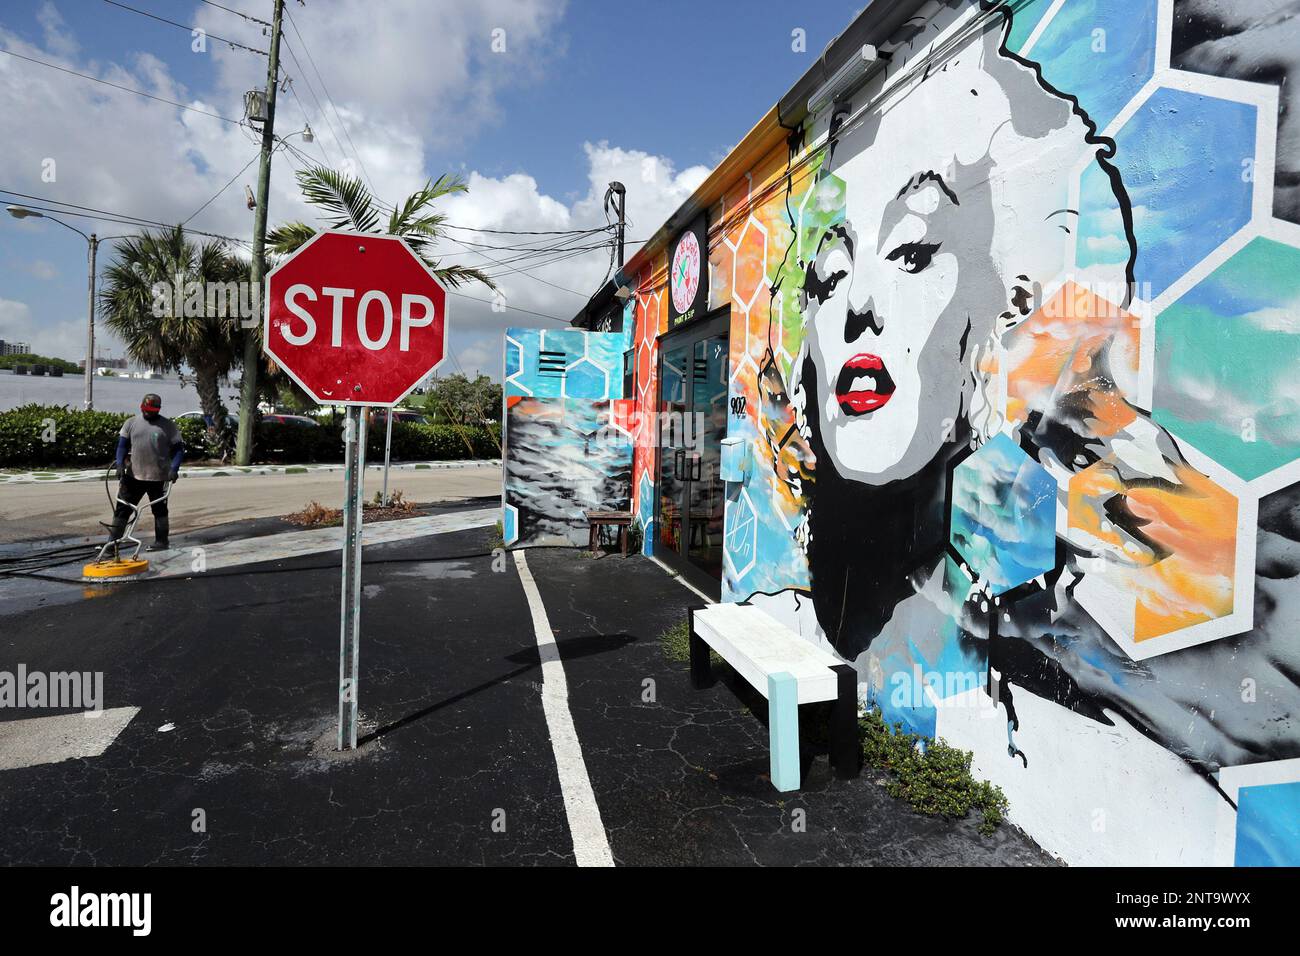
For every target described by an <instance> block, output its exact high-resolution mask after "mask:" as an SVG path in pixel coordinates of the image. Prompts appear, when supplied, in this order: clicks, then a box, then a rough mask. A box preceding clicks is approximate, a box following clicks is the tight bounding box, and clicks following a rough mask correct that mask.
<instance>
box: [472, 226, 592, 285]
mask: <svg viewBox="0 0 1300 956" xmlns="http://www.w3.org/2000/svg"><path fill="white" fill-rule="evenodd" d="M447 238H448V239H450V240H451V241H452V242H454V243H456V244H457V245H459V246H465V248H467V249H468V248H469V246H466V245H465V243H463V242H461V241H460V240H459V239H457V238H456V237H455V236H447ZM470 251H471V252H478V250H474V249H471V250H470ZM478 254H479V255H481V256H482V257H483V258H484V259H488V260H490V261H491V262H495V263H496V264H497V265H507V263H504V262H501V261H500V260H499V259H495V258H493V257H492V256H490V255H488V254H487V253H486V252H479V253H478ZM514 272H517V273H518V274H519V275H521V276H527V277H528V278H529V279H532V280H533V281H534V282H540V283H541V284H542V285H548V286H550V287H551V288H552V289H559V290H560V291H561V292H567V293H569V294H570V295H576V296H581V297H582V298H583V299H584V300H585V299H590V298H591V296H590V295H588V294H587V293H585V292H578V291H576V290H574V289H566V288H565V287H564V286H562V285H556V284H555V283H554V282H551V281H549V280H547V279H543V278H542V277H541V276H535V275H533V274H532V273H531V272H524V271H523V270H522V269H518V270H511V273H514ZM503 274H505V273H503Z"/></svg>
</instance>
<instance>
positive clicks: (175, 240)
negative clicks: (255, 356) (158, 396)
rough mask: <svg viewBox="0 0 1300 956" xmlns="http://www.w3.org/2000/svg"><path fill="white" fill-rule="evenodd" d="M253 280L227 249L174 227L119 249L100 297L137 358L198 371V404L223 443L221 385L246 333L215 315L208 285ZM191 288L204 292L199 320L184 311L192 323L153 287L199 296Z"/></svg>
mask: <svg viewBox="0 0 1300 956" xmlns="http://www.w3.org/2000/svg"><path fill="white" fill-rule="evenodd" d="M247 279H248V265H247V263H245V262H243V261H241V260H240V259H239V258H238V257H236V256H234V255H232V254H231V253H230V252H229V250H228V249H227V247H226V244H225V243H224V242H222V241H221V240H212V241H209V242H205V243H203V244H202V245H198V244H196V243H194V242H191V241H190V240H189V239H187V238H186V236H185V230H184V229H182V228H181V227H180V226H176V227H174V228H171V229H162V230H158V231H156V232H154V231H147V232H144V233H141V234H140V235H138V236H131V237H129V238H126V239H124V240H122V241H121V242H119V243H118V244H117V247H116V250H115V253H114V259H113V262H112V264H111V265H109V267H108V268H107V269H106V270H105V272H104V285H103V288H102V290H101V292H100V295H99V307H100V312H101V314H102V315H103V317H104V322H105V324H106V325H107V326H108V328H109V329H110V330H111V331H112V332H113V333H114V334H115V335H116V336H117V337H118V338H119V339H121V340H122V342H123V343H124V344H125V345H126V350H127V353H128V354H129V355H130V356H131V357H132V358H133V359H135V360H136V361H137V362H139V363H140V364H142V365H146V366H148V367H149V368H153V369H157V370H159V371H176V372H180V371H181V370H182V369H183V368H184V367H187V366H188V367H189V368H190V369H191V370H192V372H193V374H194V384H195V388H196V390H197V391H198V394H199V404H200V406H201V407H202V408H203V413H204V415H206V416H207V417H208V420H209V421H210V422H211V423H212V432H213V433H215V435H216V436H217V438H218V440H219V441H222V442H224V441H226V440H227V436H226V408H225V406H224V405H222V404H221V395H220V392H219V390H218V385H219V383H220V380H221V379H222V378H223V377H225V376H227V375H229V374H230V372H231V371H232V370H233V369H234V368H235V367H236V366H237V365H238V364H239V360H240V356H241V355H242V354H243V331H242V329H241V328H240V324H239V320H238V316H228V317H227V316H222V315H219V314H209V311H208V309H207V302H208V298H207V295H206V289H207V286H208V284H209V283H223V284H224V283H234V282H241V281H245V282H246V281H247ZM191 283H198V284H199V286H200V287H201V288H202V289H203V290H204V292H203V302H204V307H203V308H202V309H200V310H198V311H199V313H200V314H199V315H194V314H193V311H194V310H193V309H190V308H183V309H181V310H180V311H181V312H182V313H186V312H188V313H190V314H189V315H188V316H187V315H185V314H179V315H178V314H174V313H175V312H176V311H177V310H176V309H175V308H174V307H173V306H174V303H175V299H174V298H172V297H171V296H170V294H169V297H168V299H167V302H166V305H165V306H163V304H162V303H161V302H160V300H159V297H158V296H156V295H155V287H158V288H160V289H161V288H162V287H164V286H165V288H166V289H167V290H172V289H179V290H180V293H179V295H180V296H181V298H182V300H184V298H185V293H186V291H192V290H193V286H192V285H190V284H191ZM160 284H161V285H160ZM160 306H162V307H160Z"/></svg>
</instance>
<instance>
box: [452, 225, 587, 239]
mask: <svg viewBox="0 0 1300 956" xmlns="http://www.w3.org/2000/svg"><path fill="white" fill-rule="evenodd" d="M443 225H444V226H446V227H447V228H448V229H462V230H465V231H468V232H490V233H496V234H500V235H509V236H578V235H586V234H589V233H593V232H605V231H606V230H608V229H610V228H612V227H611V226H596V227H594V228H592V229H486V228H483V227H481V226H458V225H456V224H454V223H450V222H445V223H443Z"/></svg>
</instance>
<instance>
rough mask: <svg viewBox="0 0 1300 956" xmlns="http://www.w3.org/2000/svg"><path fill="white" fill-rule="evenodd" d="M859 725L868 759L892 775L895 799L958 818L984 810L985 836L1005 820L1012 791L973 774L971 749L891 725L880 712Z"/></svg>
mask: <svg viewBox="0 0 1300 956" xmlns="http://www.w3.org/2000/svg"><path fill="white" fill-rule="evenodd" d="M858 726H859V727H860V728H861V730H862V762H863V763H864V764H865V765H866V766H868V767H875V768H876V769H877V770H884V771H886V772H887V773H888V774H889V777H890V779H889V782H888V783H887V784H886V785H885V791H886V792H887V793H888V794H889V795H890V796H891V797H896V798H898V799H900V800H906V801H907V803H908V804H909V805H910V806H911V807H912V809H913V810H915V811H916V812H917V813H924V814H928V815H930V816H944V817H948V818H950V819H954V820H957V819H962V818H964V817H965V816H966V815H967V814H968V813H970V812H971V811H972V810H979V811H980V812H981V813H982V814H983V815H984V818H983V820H982V821H981V822H980V825H979V831H980V833H983V834H985V835H988V834H990V833H992V832H993V831H994V830H996V829H997V828H998V825H999V824H1000V823H1002V821H1003V819H1005V817H1006V812H1007V798H1006V795H1005V794H1004V793H1003V792H1002V788H1001V787H998V786H995V785H994V784H991V783H989V782H988V781H987V780H976V779H975V778H974V777H972V776H971V772H970V762H971V752H970V751H969V750H958V749H957V748H956V747H950V746H948V745H947V744H946V743H944V742H943V741H942V740H937V741H936V740H934V739H932V738H930V737H922V736H921V735H919V734H912V733H907V732H906V731H904V730H903V725H902V724H901V723H899V724H895V725H894V726H893V727H890V726H889V725H888V724H886V723H885V719H884V717H882V716H881V713H880V711H878V710H868V711H867V712H866V713H865V714H863V715H862V717H861V718H860V719H859V720H858Z"/></svg>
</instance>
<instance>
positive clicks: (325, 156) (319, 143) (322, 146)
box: [285, 44, 334, 166]
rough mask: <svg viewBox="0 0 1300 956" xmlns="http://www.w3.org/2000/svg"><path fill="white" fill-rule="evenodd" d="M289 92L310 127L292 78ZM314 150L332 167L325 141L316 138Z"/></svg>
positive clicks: (305, 108)
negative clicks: (317, 150) (318, 151)
mask: <svg viewBox="0 0 1300 956" xmlns="http://www.w3.org/2000/svg"><path fill="white" fill-rule="evenodd" d="M285 49H286V50H288V49H289V47H288V45H287V44H286V45H285ZM290 52H292V51H290ZM307 86H308V88H309V89H310V87H311V84H310V83H308V84H307ZM289 92H290V93H292V94H293V101H294V102H295V103H297V104H298V109H300V110H302V117H303V121H304V122H305V123H307V125H308V126H310V125H311V119H310V118H309V117H308V116H307V106H306V104H304V103H303V101H302V98H301V97H300V96H299V95H298V89H297V87H295V86H294V85H293V77H289ZM318 105H319V104H318ZM327 122H328V118H327ZM316 148H317V149H319V150H320V155H321V159H323V160H324V161H325V163H326V165H328V166H333V165H334V161H333V160H332V159H330V154H329V152H328V151H326V149H325V141H324V140H322V139H320V138H319V137H317V138H316Z"/></svg>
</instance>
